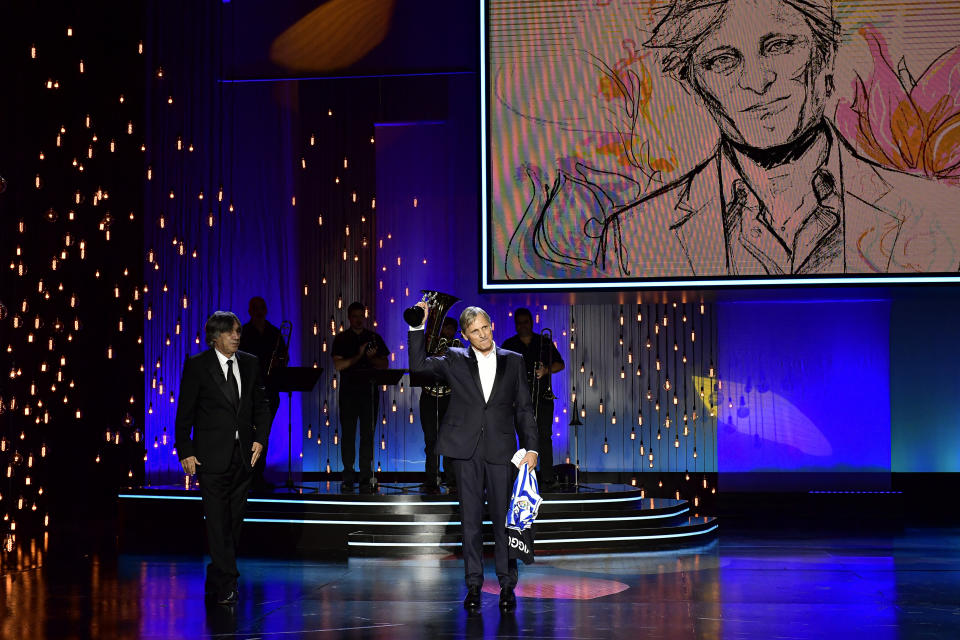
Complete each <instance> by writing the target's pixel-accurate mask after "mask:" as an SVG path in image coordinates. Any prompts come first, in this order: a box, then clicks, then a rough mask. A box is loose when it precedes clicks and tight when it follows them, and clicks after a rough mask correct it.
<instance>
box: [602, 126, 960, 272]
mask: <svg viewBox="0 0 960 640" xmlns="http://www.w3.org/2000/svg"><path fill="white" fill-rule="evenodd" d="M829 126H830V132H831V134H832V138H833V147H832V149H831V154H836V155H837V156H838V157H837V163H838V165H839V171H838V172H837V173H838V174H839V175H837V176H835V177H834V178H835V181H836V193H837V195H838V196H839V203H840V207H839V211H838V212H837V214H838V215H837V222H836V224H838V225H839V227H838V228H837V230H836V234H834V238H835V240H834V241H833V242H831V243H830V246H820V247H816V248H815V250H816V252H818V253H815V254H814V255H815V256H816V257H817V258H818V259H817V260H807V261H805V262H801V261H798V263H797V264H796V265H795V270H794V272H793V273H796V274H820V275H823V274H829V273H846V274H857V273H862V274H868V273H897V272H925V273H937V272H956V271H958V269H960V239H958V235H960V233H958V232H960V228H958V227H960V219H958V216H960V204H958V203H960V192H958V190H957V189H952V188H950V187H947V186H945V185H941V184H939V183H937V182H935V181H932V180H927V179H924V178H920V177H917V176H911V175H907V174H904V173H900V172H897V171H893V170H890V169H885V168H883V167H881V166H879V165H877V164H874V163H872V162H870V161H869V160H866V159H864V158H862V157H859V156H858V155H857V154H856V153H855V152H854V150H853V149H852V148H851V147H850V146H849V145H848V144H847V143H846V141H845V140H844V139H843V137H842V136H841V135H840V134H839V132H837V131H836V129H835V128H833V125H832V124H830V125H829ZM729 166H730V162H729V160H728V159H727V158H726V157H725V154H724V151H723V145H722V144H720V145H718V147H717V150H716V152H715V153H714V154H713V155H712V156H711V157H710V158H708V159H707V160H706V161H704V162H703V163H701V164H700V165H699V166H697V167H696V168H695V169H694V170H693V171H691V172H690V173H688V174H686V175H685V176H683V177H682V178H680V179H679V180H677V181H675V182H673V183H670V184H668V185H666V186H664V187H662V188H660V189H657V190H656V191H654V192H653V193H651V194H648V195H646V196H644V197H642V198H640V199H639V200H637V201H636V202H634V203H631V204H628V205H626V206H624V207H622V208H621V209H620V210H619V211H618V212H617V213H616V214H615V215H612V216H611V217H610V218H609V219H608V220H607V221H606V223H605V226H604V230H603V243H602V245H601V246H602V248H603V253H602V256H599V257H598V261H600V262H601V263H602V264H601V265H598V266H600V267H601V268H602V269H603V271H605V272H606V273H607V274H608V277H616V278H651V277H690V276H712V275H717V276H723V275H730V276H737V275H741V276H742V275H761V276H762V275H776V274H777V272H776V271H774V270H772V269H770V268H767V267H766V266H765V265H764V263H763V261H762V260H760V259H757V260H755V261H753V262H750V261H746V262H745V261H744V260H742V259H741V260H739V261H738V260H737V259H736V256H737V255H740V256H741V257H742V256H745V255H751V256H754V257H757V255H756V254H757V252H756V249H755V248H754V247H750V246H748V244H749V243H748V242H747V241H744V240H743V239H742V238H741V237H740V236H739V234H737V233H736V231H737V228H736V225H737V224H738V223H739V222H741V221H740V220H737V219H735V217H734V216H731V215H730V213H731V212H730V210H729V209H730V205H729V203H728V201H729V197H728V195H727V194H726V193H725V190H727V189H728V187H729V185H730V184H731V183H732V181H733V179H734V177H735V176H736V173H734V174H733V175H730V170H729ZM760 257H762V256H760Z"/></svg>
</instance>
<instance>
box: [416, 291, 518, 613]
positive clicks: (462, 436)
mask: <svg viewBox="0 0 960 640" xmlns="http://www.w3.org/2000/svg"><path fill="white" fill-rule="evenodd" d="M417 306H418V307H420V308H421V309H423V312H424V318H423V321H422V324H421V325H420V326H418V327H413V326H411V327H410V331H409V333H408V334H407V340H408V343H409V358H410V371H411V373H415V374H424V375H431V376H433V377H434V378H437V379H439V380H441V381H443V382H444V383H446V384H447V385H448V386H449V387H450V406H449V408H448V409H447V412H446V414H445V415H444V416H443V421H442V422H441V424H440V432H439V434H438V435H437V448H436V451H437V453H438V454H440V455H443V456H444V461H445V464H448V465H450V466H451V467H452V469H453V471H454V473H455V474H456V476H457V488H458V490H459V497H460V521H461V524H462V526H463V561H464V573H465V578H466V584H467V596H466V598H464V601H463V606H464V607H466V608H467V609H468V610H476V609H478V608H479V607H480V589H481V587H482V586H483V530H482V524H483V502H484V492H486V501H487V504H488V505H489V514H490V519H491V520H492V521H493V539H494V557H495V559H496V568H497V578H498V579H499V582H500V607H501V609H503V610H507V611H509V610H512V609H513V608H515V607H516V603H517V599H516V596H515V595H514V587H516V584H517V561H516V559H513V560H511V559H510V558H509V549H508V548H507V544H508V542H507V529H506V516H507V508H508V506H509V504H510V494H511V491H512V489H513V478H514V475H515V474H516V472H517V471H516V467H514V466H513V464H511V459H512V458H513V456H514V455H515V454H516V453H517V436H518V435H519V436H520V443H521V444H522V446H523V447H524V448H525V449H527V453H526V454H525V455H524V456H523V458H522V459H521V460H520V464H526V465H527V466H528V467H529V468H530V469H533V468H534V467H535V466H536V465H537V453H536V450H537V424H536V420H535V419H534V417H533V404H532V403H531V401H530V391H529V390H528V389H527V382H526V377H525V372H524V368H523V358H522V357H521V356H520V355H519V354H516V353H513V352H512V351H507V350H505V349H498V348H497V346H496V344H495V343H494V341H493V328H492V323H491V322H490V316H489V315H487V313H486V312H485V311H484V310H483V309H481V308H479V307H467V308H466V309H464V310H463V312H462V313H461V314H460V331H461V333H462V334H463V337H464V339H465V340H467V341H469V342H470V346H469V347H467V348H457V347H450V348H448V349H447V352H446V353H445V354H443V355H442V356H433V357H429V358H428V357H427V354H426V347H425V345H424V342H425V336H424V334H425V332H424V331H423V328H424V326H425V325H426V322H427V318H426V314H428V313H429V308H428V306H427V303H426V302H419V303H417Z"/></svg>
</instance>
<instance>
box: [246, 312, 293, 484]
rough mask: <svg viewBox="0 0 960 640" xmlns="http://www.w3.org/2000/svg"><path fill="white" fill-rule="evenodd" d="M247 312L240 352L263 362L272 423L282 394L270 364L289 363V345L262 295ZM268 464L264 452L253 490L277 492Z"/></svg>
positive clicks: (255, 475) (254, 479)
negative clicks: (266, 476) (271, 319)
mask: <svg viewBox="0 0 960 640" xmlns="http://www.w3.org/2000/svg"><path fill="white" fill-rule="evenodd" d="M247 312H248V313H249V314H250V321H249V322H248V323H247V324H245V325H243V330H242V331H241V333H240V351H243V352H245V353H252V354H253V355H255V356H257V360H258V361H259V362H260V375H261V377H262V379H263V381H264V384H266V385H267V404H269V405H270V420H271V422H272V421H273V419H274V418H275V417H276V415H277V409H278V408H279V406H280V392H279V391H277V390H275V389H273V388H271V385H270V380H268V379H267V371H268V370H269V368H270V361H271V360H273V359H274V358H277V359H278V360H283V361H286V359H287V345H286V344H285V343H284V341H283V339H282V337H281V335H280V329H278V328H277V327H275V326H273V325H272V324H270V322H269V321H268V320H267V302H266V300H264V299H263V298H261V297H260V296H254V297H252V298H250V303H249V304H248V305H247ZM266 465H267V455H266V451H264V452H263V455H261V456H260V458H259V459H258V460H257V464H256V465H255V466H254V468H253V480H252V481H251V483H250V487H251V489H253V490H254V491H269V490H271V489H273V484H271V483H269V482H267V481H266V480H265V479H264V477H263V472H264V469H265V467H266Z"/></svg>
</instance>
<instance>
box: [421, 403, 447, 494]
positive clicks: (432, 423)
mask: <svg viewBox="0 0 960 640" xmlns="http://www.w3.org/2000/svg"><path fill="white" fill-rule="evenodd" d="M449 406H450V395H449V394H447V395H446V396H442V397H440V398H437V397H434V396H432V395H430V394H429V393H427V391H426V389H424V390H422V391H421V392H420V426H421V427H422V428H423V444H424V447H423V453H424V454H425V455H426V464H425V465H424V471H425V472H426V476H427V484H434V483H436V481H437V476H438V475H439V473H440V456H439V455H437V433H438V430H439V428H440V421H441V420H443V416H444V414H445V413H446V412H447V407H449Z"/></svg>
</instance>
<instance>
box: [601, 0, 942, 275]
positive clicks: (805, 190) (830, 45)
mask: <svg viewBox="0 0 960 640" xmlns="http://www.w3.org/2000/svg"><path fill="white" fill-rule="evenodd" d="M839 31H840V29H839V25H838V24H837V22H836V21H835V20H834V19H833V15H832V10H831V4H830V1H829V0H727V1H720V2H718V1H716V0H675V1H674V2H673V3H672V5H671V6H670V9H669V11H668V13H667V14H666V16H665V17H664V18H663V19H662V20H661V21H660V22H659V23H658V24H657V25H656V27H655V29H654V31H653V35H652V37H651V38H650V40H649V41H648V42H647V43H646V44H647V46H648V47H654V48H657V49H660V50H661V52H662V54H661V61H662V71H663V72H664V73H666V74H669V75H670V76H671V77H672V78H674V79H675V80H677V81H678V82H680V83H682V84H683V85H684V86H685V87H686V88H687V89H688V90H689V91H691V92H693V93H694V94H695V95H696V96H697V97H698V99H699V100H701V101H702V103H703V104H704V105H705V106H706V107H707V109H708V111H709V113H710V114H711V116H712V117H713V119H714V120H715V121H716V124H717V126H718V127H719V130H720V140H719V143H718V144H717V146H716V149H715V152H714V153H713V154H712V155H711V156H710V157H708V158H707V159H706V160H704V161H703V162H702V163H700V164H699V165H698V166H696V167H695V168H694V169H693V170H692V171H690V172H689V173H687V174H686V175H684V176H683V177H682V178H680V179H679V180H676V181H673V182H671V183H669V184H667V185H664V186H662V187H660V188H658V189H655V190H654V191H652V192H651V193H648V194H646V195H644V196H643V197H641V198H640V199H638V200H637V201H635V202H632V203H628V204H626V205H624V206H623V207H620V208H619V209H618V210H617V211H616V212H615V213H614V214H613V215H611V216H609V217H608V218H607V219H606V220H605V228H604V236H603V247H602V248H603V251H604V255H603V258H602V260H603V262H604V268H605V271H606V272H607V273H609V274H610V275H611V276H613V277H631V278H635V277H640V278H643V277H676V276H680V277H683V276H709V275H750V276H757V275H759V276H763V275H802V274H821V275H822V274H844V273H847V274H856V273H886V272H955V271H957V270H958V267H960V253H958V251H957V249H958V248H960V246H958V245H955V244H954V241H955V238H956V236H957V231H958V226H960V220H958V211H960V207H958V204H957V202H958V196H960V192H958V191H957V190H955V189H951V188H949V187H947V186H944V185H939V184H937V183H935V182H933V181H929V180H925V179H923V178H920V177H915V176H912V175H907V174H904V173H899V172H896V171H893V170H890V169H886V168H883V167H881V166H879V165H877V164H874V163H872V162H870V161H868V160H866V159H864V158H862V157H860V156H858V155H857V153H856V152H855V151H854V150H853V148H852V147H851V146H850V145H849V144H848V143H847V141H845V140H844V139H843V137H842V136H841V135H840V133H839V132H838V131H837V129H836V127H835V126H834V124H833V122H831V121H830V120H829V119H828V118H827V117H825V110H826V107H827V104H828V102H829V100H830V98H831V96H832V94H833V92H834V91H835V86H834V77H833V69H834V65H835V62H836V60H835V58H836V53H837V49H838V42H839Z"/></svg>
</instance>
